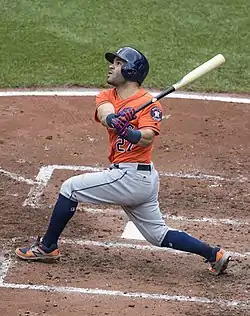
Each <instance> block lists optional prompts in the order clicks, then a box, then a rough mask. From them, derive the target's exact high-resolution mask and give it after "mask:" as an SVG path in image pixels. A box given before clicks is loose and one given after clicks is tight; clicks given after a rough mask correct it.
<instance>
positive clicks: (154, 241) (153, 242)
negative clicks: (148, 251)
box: [144, 235, 161, 247]
mask: <svg viewBox="0 0 250 316" xmlns="http://www.w3.org/2000/svg"><path fill="white" fill-rule="evenodd" d="M144 238H145V239H146V240H147V241H148V242H149V243H150V244H151V245H153V246H156V247H161V239H160V238H158V237H157V236H149V235H144Z"/></svg>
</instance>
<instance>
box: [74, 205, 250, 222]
mask: <svg viewBox="0 0 250 316" xmlns="http://www.w3.org/2000/svg"><path fill="white" fill-rule="evenodd" d="M77 209H78V210H80V211H83V212H87V213H93V214H95V213H96V214H98V213H100V214H117V215H121V214H124V211H123V210H121V209H114V208H106V209H104V208H91V207H85V206H84V205H83V206H78V208H77ZM163 217H164V218H165V219H166V220H173V221H181V222H187V223H188V222H190V223H208V224H212V225H232V226H244V225H250V222H247V221H242V220H238V219H230V218H218V219H217V218H212V217H202V218H189V217H186V216H176V215H171V214H167V213H165V212H164V215H163Z"/></svg>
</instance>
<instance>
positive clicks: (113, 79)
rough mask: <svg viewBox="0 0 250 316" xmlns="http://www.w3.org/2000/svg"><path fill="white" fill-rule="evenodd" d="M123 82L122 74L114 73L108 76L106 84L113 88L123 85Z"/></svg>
mask: <svg viewBox="0 0 250 316" xmlns="http://www.w3.org/2000/svg"><path fill="white" fill-rule="evenodd" d="M125 82H126V80H125V79H124V77H123V76H122V74H116V73H112V74H108V78H107V83H108V84H110V85H112V86H114V87H117V86H121V85H124V84H125Z"/></svg>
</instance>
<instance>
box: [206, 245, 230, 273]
mask: <svg viewBox="0 0 250 316" xmlns="http://www.w3.org/2000/svg"><path fill="white" fill-rule="evenodd" d="M230 260H231V256H230V254H229V253H228V252H226V251H225V250H223V249H219V250H218V251H217V253H216V261H214V262H209V263H210V268H209V271H210V273H212V274H214V275H219V274H221V273H223V271H225V270H226V269H227V266H228V263H229V261H230Z"/></svg>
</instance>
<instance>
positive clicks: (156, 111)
mask: <svg viewBox="0 0 250 316" xmlns="http://www.w3.org/2000/svg"><path fill="white" fill-rule="evenodd" d="M150 114H151V116H152V119H153V120H154V121H157V122H160V121H161V120H162V111H161V110H160V108H158V107H157V106H155V107H153V108H152V109H151V111H150Z"/></svg>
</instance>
